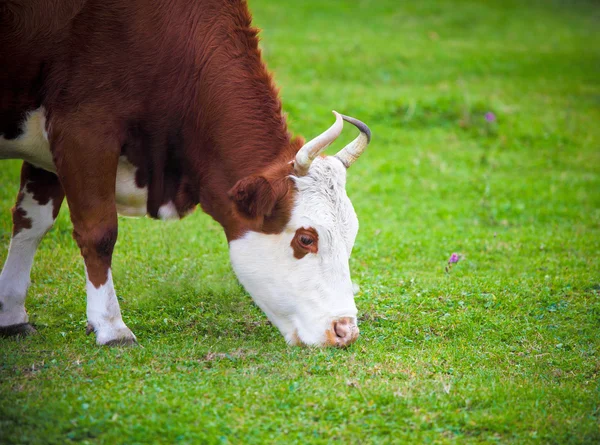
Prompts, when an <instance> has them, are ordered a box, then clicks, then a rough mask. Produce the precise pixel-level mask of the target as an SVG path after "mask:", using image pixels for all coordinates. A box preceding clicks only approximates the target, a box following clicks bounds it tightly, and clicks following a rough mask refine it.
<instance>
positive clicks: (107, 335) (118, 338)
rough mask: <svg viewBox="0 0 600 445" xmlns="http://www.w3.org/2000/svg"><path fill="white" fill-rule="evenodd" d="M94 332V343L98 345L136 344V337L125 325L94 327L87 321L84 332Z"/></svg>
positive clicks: (88, 333)
mask: <svg viewBox="0 0 600 445" xmlns="http://www.w3.org/2000/svg"><path fill="white" fill-rule="evenodd" d="M92 332H93V333H95V334H96V344H98V345H99V346H136V345H137V344H138V343H137V339H136V338H135V335H134V334H133V332H131V330H130V329H129V328H128V327H127V326H125V325H124V324H123V325H122V326H119V327H117V328H113V329H106V328H105V329H102V330H98V329H95V328H94V327H93V326H92V325H91V323H88V325H87V329H86V330H85V333H86V334H87V335H90V334H91V333H92Z"/></svg>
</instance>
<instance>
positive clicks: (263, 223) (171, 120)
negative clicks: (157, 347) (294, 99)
mask: <svg viewBox="0 0 600 445" xmlns="http://www.w3.org/2000/svg"><path fill="white" fill-rule="evenodd" d="M334 116H335V122H334V123H333V125H332V126H331V127H330V128H329V129H327V130H326V131H324V132H323V133H321V134H320V135H318V136H316V137H315V138H314V139H312V140H310V141H308V142H306V143H305V142H304V140H303V139H302V138H300V137H294V136H292V135H291V134H290V132H289V131H288V129H287V123H286V117H285V115H284V114H283V112H282V105H281V101H280V98H279V94H278V90H277V89H276V87H275V85H274V82H273V80H272V76H271V74H270V73H269V71H268V70H267V68H266V66H265V64H264V62H263V60H262V56H261V51H260V49H259V40H258V30H257V29H255V28H254V27H252V24H251V14H250V12H249V9H248V6H247V4H246V2H245V1H241V0H227V1H225V0H197V1H190V0H155V1H152V2H150V1H147V0H128V1H122V0H11V1H8V2H3V3H1V4H0V158H3V159H9V158H10V159H21V160H23V164H22V169H21V184H20V189H19V192H18V196H17V199H16V204H15V206H14V208H13V210H12V220H13V231H12V238H11V241H10V246H9V250H8V256H7V258H6V261H5V264H4V267H3V269H2V274H1V275H0V332H1V333H2V334H3V335H14V334H27V333H30V332H34V331H35V329H34V328H33V327H32V326H31V325H30V324H29V319H28V314H27V312H26V310H25V297H26V293H27V288H28V286H29V282H30V270H31V267H32V263H33V258H34V255H35V252H36V249H37V246H38V244H39V242H40V241H41V239H42V238H43V236H44V234H45V233H46V232H47V231H48V230H50V228H51V227H52V225H53V223H54V220H55V219H56V217H57V214H58V212H59V209H60V207H61V204H62V202H63V200H64V198H65V197H66V200H67V203H68V206H69V211H70V218H71V221H72V224H73V237H74V239H75V241H76V243H77V245H78V247H79V249H80V251H81V255H82V257H83V260H84V265H85V277H86V293H87V321H88V325H87V333H88V334H89V333H92V332H93V333H95V336H96V343H97V344H99V345H121V344H135V343H136V342H137V340H136V337H135V335H134V334H133V333H132V331H131V330H130V329H129V328H128V327H127V326H126V325H125V323H124V322H123V319H122V317H121V311H120V307H119V303H118V300H117V297H116V294H115V288H114V285H113V278H112V271H111V260H112V254H113V248H114V245H115V242H116V240H117V226H118V218H117V215H118V214H121V215H125V216H146V215H147V216H150V217H152V218H156V219H162V220H165V219H179V218H182V217H184V216H185V215H187V214H189V213H190V212H191V211H193V210H194V209H195V208H196V207H197V206H198V205H199V206H201V207H202V209H203V210H204V211H205V212H206V213H208V214H209V215H210V216H211V217H212V218H213V219H214V220H216V221H217V222H218V223H219V224H220V225H221V226H222V227H223V230H224V232H225V236H226V239H227V242H228V245H229V253H230V260H231V264H232V268H233V270H234V272H235V274H236V275H237V278H238V280H239V281H240V282H241V284H242V285H243V286H244V287H245V289H246V290H247V291H248V293H249V294H250V295H251V297H252V298H253V300H254V301H255V303H256V304H257V305H258V306H259V307H260V308H261V309H262V310H263V311H264V313H265V314H266V315H267V317H268V318H269V320H270V321H271V322H272V323H273V324H274V325H275V326H276V327H277V328H278V329H279V331H280V332H281V334H282V335H283V336H284V338H285V340H286V341H287V343H289V344H294V345H317V346H337V347H346V346H348V345H350V344H352V343H353V342H354V341H355V340H356V339H357V337H358V335H359V330H358V326H357V308H356V305H355V301H354V293H353V283H352V281H351V276H350V268H349V257H350V254H351V252H352V248H353V245H354V242H355V238H356V235H357V231H358V220H357V216H356V213H355V211H354V209H353V206H352V203H351V202H350V199H349V198H348V196H347V194H346V191H345V184H346V172H347V169H348V168H349V167H350V166H351V165H352V164H353V163H354V162H355V161H356V159H357V158H358V157H359V156H360V155H361V153H362V152H363V151H364V150H365V148H366V146H367V144H368V143H369V141H370V138H371V133H370V131H369V128H368V127H367V126H366V125H365V124H364V123H362V122H361V121H359V120H357V119H354V118H352V117H348V116H344V115H341V114H339V113H337V112H334ZM344 122H348V123H350V124H352V125H353V126H354V127H356V128H358V130H359V135H358V136H357V137H356V139H354V140H353V141H352V142H350V143H349V144H348V145H347V146H345V147H344V148H342V149H341V150H340V151H339V152H338V153H337V154H336V155H334V156H324V155H323V154H322V153H323V151H324V150H325V149H326V148H327V146H328V145H330V144H331V143H332V142H333V141H334V140H335V139H336V138H337V137H338V136H339V135H340V134H341V132H342V128H343V124H344Z"/></svg>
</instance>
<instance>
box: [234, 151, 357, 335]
mask: <svg viewBox="0 0 600 445" xmlns="http://www.w3.org/2000/svg"><path fill="white" fill-rule="evenodd" d="M294 180H295V181H296V186H297V189H298V193H296V202H295V206H294V208H293V210H292V215H291V219H290V221H289V223H288V225H287V226H286V228H285V230H284V231H283V232H282V233H279V234H274V235H266V234H263V233H258V232H248V233H246V234H245V235H244V236H243V237H241V238H239V239H236V240H234V241H232V242H231V243H230V244H229V252H230V258H231V264H232V266H233V269H234V270H235V272H236V275H237V277H238V279H239V280H240V282H241V283H242V284H243V285H244V287H245V288H246V290H247V291H248V293H250V295H251V296H252V298H253V299H254V301H255V302H256V304H257V305H258V306H259V307H260V308H261V309H262V310H263V311H264V312H265V314H266V315H267V316H268V317H269V319H270V320H271V322H272V323H273V324H275V326H277V327H278V328H279V330H280V331H281V333H282V334H283V335H284V337H285V338H286V340H287V341H288V342H289V343H294V342H295V337H296V335H297V336H298V337H299V338H300V340H301V341H302V342H304V343H305V344H310V345H322V344H324V343H325V342H326V340H327V336H326V331H327V330H329V329H331V324H332V322H333V321H334V320H336V319H338V318H342V317H350V318H353V319H354V321H356V314H357V310H356V305H355V303H354V294H353V286H352V281H351V279H350V267H349V264H348V259H349V257H350V253H351V252H352V247H353V245H354V241H355V238H356V234H357V231H358V219H357V218H356V214H355V212H354V209H353V207H352V203H351V202H350V200H349V199H348V196H347V195H346V191H345V183H346V169H345V168H344V167H343V165H342V164H341V163H340V162H339V161H338V160H336V159H334V158H331V157H327V158H317V159H315V161H314V162H313V163H312V165H311V167H310V169H309V172H308V175H306V176H303V177H300V178H295V179H294ZM300 227H313V228H314V229H315V230H316V231H317V233H318V235H319V244H318V252H317V253H316V254H308V255H306V256H305V257H303V258H302V259H297V258H295V257H294V251H293V248H292V247H291V245H290V244H291V241H292V239H293V237H294V234H295V232H296V230H297V229H298V228H300Z"/></svg>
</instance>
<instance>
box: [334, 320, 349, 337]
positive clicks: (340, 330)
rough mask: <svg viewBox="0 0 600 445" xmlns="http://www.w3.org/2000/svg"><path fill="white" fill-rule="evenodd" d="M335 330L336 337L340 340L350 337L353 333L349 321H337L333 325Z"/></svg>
mask: <svg viewBox="0 0 600 445" xmlns="http://www.w3.org/2000/svg"><path fill="white" fill-rule="evenodd" d="M333 330H334V331H335V335H336V336H337V337H338V338H340V339H345V338H346V337H348V336H350V334H351V331H352V329H351V327H350V323H348V320H342V321H336V322H335V323H333Z"/></svg>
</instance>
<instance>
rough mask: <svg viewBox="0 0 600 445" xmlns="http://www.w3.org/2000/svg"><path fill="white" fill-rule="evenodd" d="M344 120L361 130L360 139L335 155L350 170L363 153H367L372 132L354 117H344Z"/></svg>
mask: <svg viewBox="0 0 600 445" xmlns="http://www.w3.org/2000/svg"><path fill="white" fill-rule="evenodd" d="M342 119H344V120H345V121H346V122H349V123H351V124H352V125H354V126H355V127H356V128H358V129H359V130H360V134H359V135H358V137H357V138H356V139H354V140H353V141H352V142H350V143H349V144H348V145H346V146H345V147H344V148H342V149H341V150H340V151H339V152H338V153H337V154H336V155H335V157H336V158H338V159H339V160H340V161H342V164H344V166H345V167H346V168H350V166H351V165H352V164H354V162H355V161H356V160H357V159H358V157H359V156H360V155H361V154H362V153H363V151H365V148H367V145H369V142H371V130H369V127H367V125H366V124H365V123H364V122H361V121H359V120H358V119H354V118H353V117H350V116H344V115H342Z"/></svg>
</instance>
